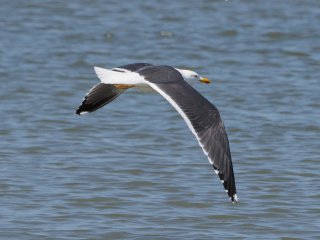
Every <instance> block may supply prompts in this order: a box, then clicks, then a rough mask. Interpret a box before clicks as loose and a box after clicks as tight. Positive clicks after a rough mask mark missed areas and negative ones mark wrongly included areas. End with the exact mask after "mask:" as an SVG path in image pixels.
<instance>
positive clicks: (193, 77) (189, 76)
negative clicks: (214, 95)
mask: <svg viewBox="0 0 320 240" xmlns="http://www.w3.org/2000/svg"><path fill="white" fill-rule="evenodd" d="M176 69H177V70H178V71H179V72H180V73H181V75H182V77H183V78H184V80H186V81H187V82H188V83H192V82H195V81H199V82H201V83H207V84H208V83H211V81H210V80H209V79H208V78H205V77H201V76H199V74H198V73H196V72H194V71H191V70H186V69H178V68H176Z"/></svg>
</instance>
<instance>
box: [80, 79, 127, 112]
mask: <svg viewBox="0 0 320 240" xmlns="http://www.w3.org/2000/svg"><path fill="white" fill-rule="evenodd" d="M122 92H124V90H123V89H118V88H116V87H114V86H113V85H111V84H104V83H98V84H97V85H94V86H93V87H92V88H91V89H90V90H89V92H88V93H87V95H86V96H85V97H84V99H83V101H82V103H81V105H80V106H79V108H78V109H77V110H76V114H78V115H80V114H84V113H88V112H93V111H95V110H97V109H99V108H101V107H103V106H104V105H106V104H108V103H110V102H112V101H113V100H114V99H116V98H117V97H118V96H119V95H120V94H121V93H122Z"/></svg>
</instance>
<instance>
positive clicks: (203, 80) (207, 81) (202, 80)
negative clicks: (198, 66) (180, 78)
mask: <svg viewBox="0 0 320 240" xmlns="http://www.w3.org/2000/svg"><path fill="white" fill-rule="evenodd" d="M199 82H201V83H205V84H209V83H211V81H210V80H209V79H208V78H205V77H200V80H199Z"/></svg>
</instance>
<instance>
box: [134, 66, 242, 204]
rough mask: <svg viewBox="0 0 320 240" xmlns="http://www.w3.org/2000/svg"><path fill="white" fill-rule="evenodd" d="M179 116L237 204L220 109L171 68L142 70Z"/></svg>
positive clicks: (162, 67)
mask: <svg viewBox="0 0 320 240" xmlns="http://www.w3.org/2000/svg"><path fill="white" fill-rule="evenodd" d="M139 73H140V74H141V75H143V76H144V77H145V78H146V80H147V82H148V84H149V85H150V86H151V87H152V88H153V89H155V90H156V91H158V92H159V93H160V94H161V95H162V96H163V97H164V98H165V99H166V100H168V101H169V102H170V103H171V104H172V106H173V107H174V108H175V109H176V110H177V111H178V112H179V113H180V115H181V116H182V117H183V118H184V120H185V121H186V123H187V125H188V127H189V128H190V130H191V131H192V132H193V134H194V135H195V136H196V138H197V140H198V142H199V145H200V146H201V147H202V149H203V151H204V153H205V155H207V157H208V159H209V162H210V163H211V164H212V165H213V168H214V170H215V172H216V173H217V174H218V176H219V178H220V180H221V181H222V183H223V186H224V188H225V190H226V191H227V193H228V196H229V197H230V198H231V200H232V202H235V201H237V195H236V192H237V191H236V185H235V178H234V173H233V166H232V159H231V153H230V147H229V141H228V136H227V133H226V130H225V127H224V125H223V122H222V120H221V117H220V113H219V111H218V109H217V108H216V107H215V106H214V105H213V104H211V103H210V102H209V101H208V100H207V99H206V98H204V97H203V96H202V95H201V94H200V93H199V92H197V91H196V90H195V89H194V88H192V87H191V86H190V85H189V84H188V83H187V82H186V81H184V79H183V78H182V76H181V74H180V73H179V72H178V71H177V70H175V69H174V68H171V67H168V66H158V67H150V68H146V69H145V70H142V71H139Z"/></svg>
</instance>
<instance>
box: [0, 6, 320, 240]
mask: <svg viewBox="0 0 320 240" xmlns="http://www.w3.org/2000/svg"><path fill="white" fill-rule="evenodd" d="M319 9H320V2H319V1H316V0H310V1H299V0H293V1H290V2H288V1H275V0H271V1H232V0H230V1H218V0H217V1H209V0H203V1H196V2H195V1H175V2H172V1H161V2H160V1H134V2H132V3H130V4H129V3H127V2H124V1H107V2H106V1H99V0H96V1H76V2H75V1H72V2H71V1H37V0H31V1H4V2H3V4H1V8H0V19H1V21H0V27H1V41H0V44H1V45H0V46H1V47H0V60H1V61H0V86H1V87H0V99H1V104H0V112H1V116H2V117H1V122H2V123H1V125H0V207H1V211H0V219H1V224H0V238H1V239H234V238H238V239H257V238H260V237H261V236H263V238H264V239H319V238H320V231H319V226H320V220H319V214H320V208H319V200H320V194H319V190H320V186H319V177H320V174H319V167H320V166H319V156H320V145H319V140H320V139H319V134H320V120H319V115H320V104H319V103H320V95H319V92H320V82H319V79H320V71H319V70H320V54H319V52H320V46H319V38H320V30H319V27H318V25H319V24H318V23H319V20H320V11H319ZM132 62H150V63H153V64H167V65H172V66H176V67H180V68H189V69H193V70H195V71H197V72H198V73H200V74H201V75H203V76H206V77H208V78H209V79H212V80H213V84H212V85H196V86H195V87H196V88H197V89H198V90H199V91H200V92H201V93H202V94H203V95H204V96H206V97H207V98H208V99H209V100H210V101H211V102H213V103H214V104H215V105H216V106H217V107H218V108H219V110H220V111H221V115H222V118H223V120H224V122H225V125H226V127H227V131H228V134H229V139H230V145H231V151H232V155H233V162H234V170H235V174H236V181H237V188H238V196H239V199H240V203H239V204H237V205H232V204H231V203H230V201H229V200H228V199H227V196H226V194H225V193H224V190H223V187H222V186H221V183H220V182H219V180H218V179H217V177H216V176H215V175H214V173H213V171H212V168H211V167H210V165H209V164H208V162H207V159H206V157H205V156H204V155H203V153H202V150H201V149H200V148H199V147H198V144H197V142H196V140H195V139H194V137H193V135H192V133H191V132H190V131H189V130H188V129H187V127H186V124H185V123H184V122H183V121H182V119H181V117H180V116H179V115H178V114H177V113H176V112H175V111H174V110H173V109H172V107H171V106H170V104H168V103H167V102H166V101H165V100H164V99H162V97H161V96H159V95H156V94H150V93H146V94H140V93H139V92H137V91H134V90H132V91H129V92H128V93H127V94H125V95H123V96H121V97H120V98H119V99H118V100H116V101H115V102H114V103H113V104H111V105H108V106H107V107H105V108H103V109H101V110H100V111H97V112H95V113H94V114H90V115H86V116H82V117H79V116H76V115H74V110H75V109H76V108H77V107H78V104H79V103H80V102H81V99H82V97H83V96H84V94H85V93H86V91H87V90H88V89H89V88H90V87H91V86H92V85H93V84H95V83H96V82H98V79H97V78H96V77H95V74H94V72H93V66H94V65H97V66H101V67H114V66H119V65H123V64H127V63H132Z"/></svg>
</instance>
